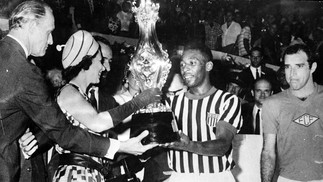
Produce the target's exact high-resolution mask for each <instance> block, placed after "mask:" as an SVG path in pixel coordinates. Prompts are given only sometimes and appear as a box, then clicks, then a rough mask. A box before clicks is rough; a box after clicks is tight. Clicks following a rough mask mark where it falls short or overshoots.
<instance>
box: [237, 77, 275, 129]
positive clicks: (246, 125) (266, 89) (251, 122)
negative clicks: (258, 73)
mask: <svg viewBox="0 0 323 182" xmlns="http://www.w3.org/2000/svg"><path fill="white" fill-rule="evenodd" d="M251 93H252V96H253V98H254V102H252V103H246V104H243V105H242V106H241V113H242V117H243V125H242V128H241V130H240V132H239V133H240V134H256V135H260V134H261V128H262V127H261V126H262V122H261V108H262V103H263V101H264V100H265V99H266V98H267V97H269V96H270V95H272V93H273V92H272V86H271V83H270V82H269V81H268V80H267V79H265V78H259V79H257V80H256V81H255V84H254V88H253V90H252V91H251Z"/></svg>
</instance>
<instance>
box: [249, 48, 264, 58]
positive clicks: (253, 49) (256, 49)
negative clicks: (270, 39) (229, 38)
mask: <svg viewBox="0 0 323 182" xmlns="http://www.w3.org/2000/svg"><path fill="white" fill-rule="evenodd" d="M253 51H258V52H259V53H260V55H261V56H263V53H262V49H261V47H253V48H251V50H250V56H251V53H252V52H253Z"/></svg>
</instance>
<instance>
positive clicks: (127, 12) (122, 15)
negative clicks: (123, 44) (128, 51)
mask: <svg viewBox="0 0 323 182" xmlns="http://www.w3.org/2000/svg"><path fill="white" fill-rule="evenodd" d="M131 6H132V5H131V2H130V1H124V2H123V3H122V5H121V11H119V12H118V13H117V15H116V16H117V18H118V19H119V21H120V23H121V27H120V32H119V36H124V37H130V36H131V32H130V31H129V30H130V24H131V23H132V22H133V14H132V12H131Z"/></svg>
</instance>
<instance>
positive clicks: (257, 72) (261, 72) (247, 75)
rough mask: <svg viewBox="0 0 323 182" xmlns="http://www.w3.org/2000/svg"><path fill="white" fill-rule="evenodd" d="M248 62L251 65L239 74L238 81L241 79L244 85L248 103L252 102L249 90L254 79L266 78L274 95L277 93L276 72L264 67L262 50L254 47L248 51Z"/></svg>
mask: <svg viewBox="0 0 323 182" xmlns="http://www.w3.org/2000/svg"><path fill="white" fill-rule="evenodd" d="M250 61H251V65H250V67H249V68H247V69H244V70H243V71H241V72H240V74H239V79H241V80H242V81H243V82H244V83H245V85H246V90H247V91H246V100H247V101H249V102H252V101H253V97H252V95H251V90H252V89H253V85H254V82H255V80H256V79H258V78H266V79H268V80H269V81H270V82H271V83H272V87H273V91H274V93H277V92H278V91H279V88H277V87H278V84H277V78H276V72H275V71H274V70H272V69H271V68H268V67H266V66H265V65H263V64H264V61H263V55H262V50H261V48H259V47H254V48H252V49H251V51H250Z"/></svg>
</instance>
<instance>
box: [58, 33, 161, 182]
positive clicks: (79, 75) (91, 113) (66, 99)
mask: <svg viewBox="0 0 323 182" xmlns="http://www.w3.org/2000/svg"><path fill="white" fill-rule="evenodd" d="M102 60H103V57H102V53H101V50H100V46H99V44H98V43H97V42H96V41H95V40H94V39H93V37H92V36H91V34H90V33H89V32H86V31H78V32H76V33H74V34H73V35H72V36H71V37H70V38H69V40H68V41H67V43H66V45H65V48H64V50H63V55H62V65H63V67H64V70H63V76H64V79H65V80H66V82H67V84H66V85H65V86H64V87H63V88H62V89H61V90H60V91H59V93H58V96H57V103H58V105H59V106H60V108H61V110H62V111H63V113H64V114H65V115H66V117H67V118H68V120H69V121H70V122H71V123H72V124H73V125H75V126H78V127H81V128H83V129H85V130H87V131H89V132H93V133H97V134H99V133H100V132H103V131H105V130H108V129H110V128H112V127H114V126H115V125H117V124H118V123H119V122H121V121H122V120H123V119H124V118H126V117H127V116H129V115H130V114H132V113H133V112H135V111H136V110H138V109H140V108H141V107H144V106H146V105H147V104H149V103H152V102H156V101H157V100H160V90H158V89H147V90H145V91H143V92H142V93H141V94H139V95H138V96H137V97H136V98H134V99H132V100H131V101H129V102H127V103H125V104H123V105H121V106H119V107H117V108H114V109H111V110H108V111H105V112H100V113H98V112H97V110H96V108H95V107H93V106H92V105H91V103H90V98H89V96H88V95H87V94H86V93H87V88H88V87H89V85H90V84H96V83H98V82H99V80H100V75H101V73H102V71H104V70H105V67H104V66H103V65H102ZM147 134H148V133H147V132H144V133H142V134H141V135H139V136H138V137H137V138H141V137H142V138H143V137H145V136H146V135H147ZM110 143H111V144H110V147H109V150H108V155H107V156H106V157H107V158H110V159H113V157H114V154H115V153H116V152H125V153H130V154H135V155H139V154H142V153H143V152H144V151H146V150H148V149H150V148H152V147H154V146H156V144H150V145H145V146H143V145H141V143H140V140H139V141H137V144H134V140H132V139H129V140H128V141H125V142H119V141H117V140H114V139H110ZM93 145H95V144H93ZM140 148H141V149H140ZM56 150H57V151H58V153H59V167H58V169H57V170H56V172H55V174H54V178H53V181H91V182H96V181H104V175H106V174H105V171H107V170H106V168H105V167H106V166H105V163H104V160H103V159H102V158H98V157H93V156H88V155H85V154H77V153H73V152H70V151H66V150H64V149H62V148H61V147H59V146H58V145H56Z"/></svg>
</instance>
